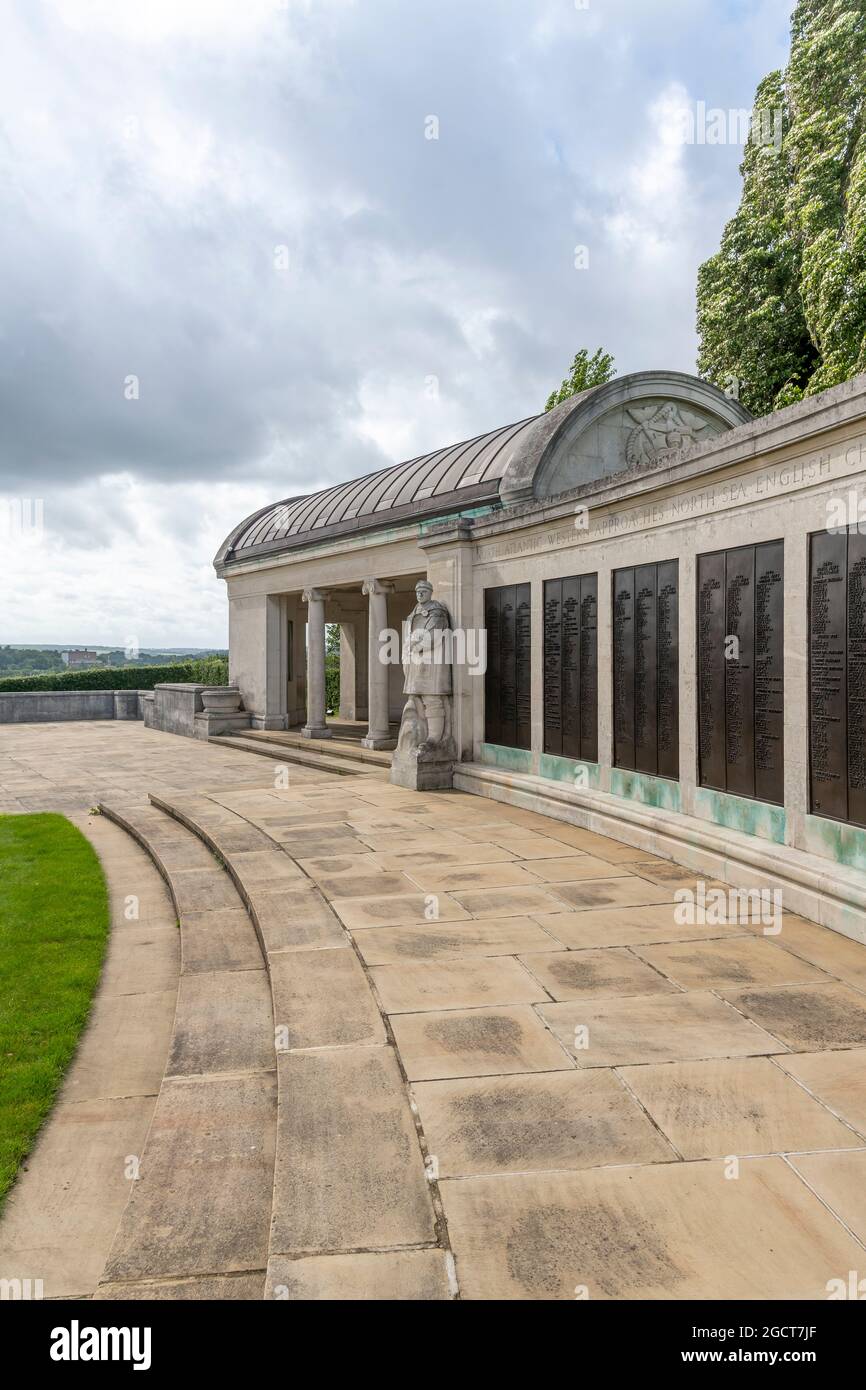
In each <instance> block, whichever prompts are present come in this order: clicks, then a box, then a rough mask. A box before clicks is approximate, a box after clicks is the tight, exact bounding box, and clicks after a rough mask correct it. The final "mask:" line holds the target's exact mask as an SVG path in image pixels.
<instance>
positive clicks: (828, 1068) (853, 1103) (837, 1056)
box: [776, 1048, 866, 1136]
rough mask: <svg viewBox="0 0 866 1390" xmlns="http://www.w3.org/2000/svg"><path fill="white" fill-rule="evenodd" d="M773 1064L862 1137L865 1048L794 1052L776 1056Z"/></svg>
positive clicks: (865, 1114) (865, 1123) (865, 1101)
mask: <svg viewBox="0 0 866 1390" xmlns="http://www.w3.org/2000/svg"><path fill="white" fill-rule="evenodd" d="M776 1063H777V1065H778V1066H780V1067H782V1068H784V1070H785V1071H786V1072H788V1074H789V1075H790V1076H793V1077H794V1078H795V1079H796V1080H797V1081H799V1083H800V1085H801V1086H805V1087H806V1090H807V1091H809V1092H810V1094H811V1095H813V1096H817V1098H818V1100H820V1101H822V1102H823V1103H824V1105H826V1106H827V1107H828V1108H829V1109H830V1110H832V1111H833V1113H834V1114H835V1115H838V1116H839V1117H840V1119H842V1120H844V1121H845V1122H846V1124H849V1125H851V1127H852V1128H853V1129H855V1130H857V1132H858V1133H859V1134H861V1135H864V1136H866V1083H864V1077H866V1048H853V1049H852V1050H851V1051H849V1052H799V1053H798V1052H795V1053H791V1054H790V1055H787V1056H779V1057H777V1058H776Z"/></svg>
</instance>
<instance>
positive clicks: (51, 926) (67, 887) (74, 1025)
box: [0, 814, 109, 1204]
mask: <svg viewBox="0 0 866 1390" xmlns="http://www.w3.org/2000/svg"><path fill="white" fill-rule="evenodd" d="M108 925H109V912H108V891H107V889H106V886H105V879H104V878H103V875H102V868H101V867H100V863H99V860H98V858H97V856H96V853H95V851H94V849H93V848H92V846H91V845H90V842H89V841H88V840H87V839H85V837H84V836H83V835H82V834H81V832H80V831H79V830H76V828H75V826H74V825H72V824H71V823H70V822H69V821H68V820H66V819H65V817H64V816H57V815H49V814H45V815H35V816H0V1204H2V1201H3V1197H4V1195H5V1193H6V1192H7V1191H8V1189H9V1187H10V1186H11V1185H12V1182H13V1180H14V1178H15V1174H16V1172H17V1170H18V1166H19V1164H20V1163H21V1161H22V1159H23V1158H25V1157H26V1155H27V1153H28V1152H29V1150H30V1148H31V1147H32V1144H33V1141H34V1139H35V1138H36V1135H37V1133H38V1131H39V1126H40V1125H41V1124H42V1121H43V1120H44V1118H45V1116H46V1115H47V1113H48V1111H49V1110H50V1109H51V1105H52V1102H53V1100H54V1097H55V1094H56V1092H57V1088H58V1086H59V1084H60V1082H61V1080H62V1079H63V1074H64V1072H65V1070H66V1067H67V1065H68V1064H69V1059H70V1058H71V1056H72V1054H73V1052H74V1051H75V1045H76V1043H77V1042H78V1037H79V1034H80V1033H81V1030H82V1028H83V1026H84V1024H85V1022H86V1019H87V1014H88V1011H89V1009H90V1001H91V998H92V996H93V991H94V989H95V987H96V983H97V981H98V979H99V971H100V966H101V964H102V956H103V953H104V951H105V943H106V938H107V936H108Z"/></svg>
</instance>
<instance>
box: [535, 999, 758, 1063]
mask: <svg viewBox="0 0 866 1390" xmlns="http://www.w3.org/2000/svg"><path fill="white" fill-rule="evenodd" d="M537 1008H538V1013H539V1014H540V1016H541V1017H542V1018H543V1019H544V1020H545V1022H547V1023H548V1024H549V1025H550V1027H551V1029H552V1030H553V1032H554V1033H555V1034H556V1036H557V1037H558V1038H559V1039H560V1041H561V1043H562V1044H563V1046H564V1047H566V1048H567V1049H568V1051H569V1054H570V1055H571V1056H572V1057H573V1058H574V1059H575V1061H576V1062H577V1063H578V1065H579V1066H581V1067H616V1066H625V1065H627V1064H628V1063H629V1062H633V1063H636V1062H640V1063H643V1062H673V1061H680V1060H683V1061H685V1060H689V1059H692V1058H693V1059H695V1060H698V1059H700V1058H702V1057H745V1056H755V1055H758V1054H761V1053H770V1052H779V1051H781V1050H782V1049H781V1048H780V1046H779V1043H778V1042H777V1040H776V1038H775V1037H772V1036H771V1035H770V1034H769V1033H766V1032H764V1030H763V1029H762V1028H759V1027H757V1026H756V1025H755V1024H754V1023H750V1022H748V1020H746V1019H744V1018H743V1017H742V1016H741V1015H740V1014H739V1013H738V1012H737V1010H736V1009H734V1008H732V1007H731V1006H730V1005H729V1004H726V1003H725V1002H724V1000H722V999H718V998H717V997H716V995H714V994H710V993H709V992H708V991H695V992H694V993H691V994H650V995H633V996H631V997H629V998H617V999H580V1000H575V1001H573V1002H571V1003H568V1004H539V1005H538V1006H537ZM577 1029H580V1030H581V1033H580V1034H577V1033H576V1030H577ZM583 1030H586V1032H585V1033H584V1031H583ZM576 1038H578V1039H579V1041H580V1045H579V1046H576V1045H575V1042H576ZM584 1039H585V1044H584Z"/></svg>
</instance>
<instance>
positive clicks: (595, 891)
mask: <svg viewBox="0 0 866 1390" xmlns="http://www.w3.org/2000/svg"><path fill="white" fill-rule="evenodd" d="M551 886H553V885H551ZM555 887H556V893H557V896H558V897H560V898H561V899H562V901H563V902H564V903H565V904H566V911H578V912H588V911H591V910H592V909H593V908H603V907H642V906H644V905H648V904H652V903H670V904H671V906H670V907H668V908H667V909H666V912H667V913H668V914H669V915H670V916H671V917H673V911H674V909H673V893H672V890H671V889H670V888H666V887H660V886H659V885H658V884H657V883H650V882H649V880H648V879H645V878H636V877H635V876H634V875H633V874H630V875H620V876H619V877H617V878H587V879H583V880H582V881H581V882H580V883H557V884H556V885H555Z"/></svg>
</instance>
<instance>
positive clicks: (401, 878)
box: [316, 855, 418, 900]
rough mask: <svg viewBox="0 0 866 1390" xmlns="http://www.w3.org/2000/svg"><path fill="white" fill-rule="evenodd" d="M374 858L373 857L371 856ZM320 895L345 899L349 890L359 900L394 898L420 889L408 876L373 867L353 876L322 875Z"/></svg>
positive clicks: (359, 871) (357, 872) (319, 878)
mask: <svg viewBox="0 0 866 1390" xmlns="http://www.w3.org/2000/svg"><path fill="white" fill-rule="evenodd" d="M370 857H371V858H372V855H371V856H370ZM316 883H317V886H318V889H319V892H320V893H323V894H324V896H325V897H326V898H328V899H329V900H330V899H333V898H344V897H345V896H346V893H347V891H348V890H350V889H351V892H352V896H353V897H354V896H357V897H359V898H366V897H383V898H385V897H387V898H392V897H394V896H395V894H397V893H402V894H403V895H404V896H405V895H406V894H407V893H414V892H415V890H416V889H417V887H418V884H417V883H413V881H412V879H411V878H409V877H408V876H407V875H406V874H398V873H390V874H389V873H385V872H384V871H383V870H382V869H379V868H378V867H377V866H375V865H374V866H373V870H372V872H370V873H364V872H363V871H361V870H357V871H356V872H355V873H353V874H351V875H346V874H334V875H332V876H329V875H327V874H320V875H319V877H318V878H317V880H316Z"/></svg>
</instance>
